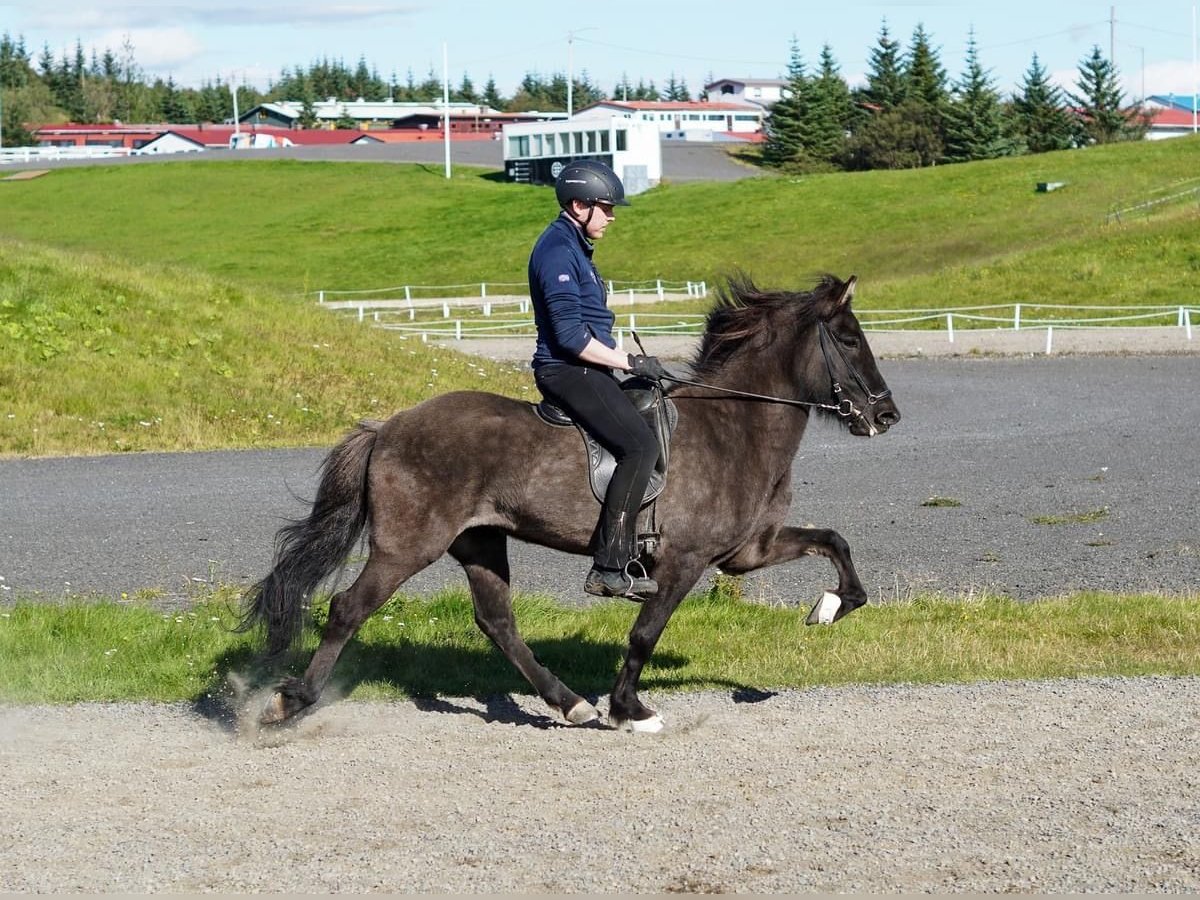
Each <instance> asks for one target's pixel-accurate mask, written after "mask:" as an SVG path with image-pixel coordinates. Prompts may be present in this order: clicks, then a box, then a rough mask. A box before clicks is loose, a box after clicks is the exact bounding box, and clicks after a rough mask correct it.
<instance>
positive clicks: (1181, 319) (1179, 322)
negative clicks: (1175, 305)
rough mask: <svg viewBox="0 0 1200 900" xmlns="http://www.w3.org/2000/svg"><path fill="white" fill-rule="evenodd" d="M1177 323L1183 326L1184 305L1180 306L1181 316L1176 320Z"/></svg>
mask: <svg viewBox="0 0 1200 900" xmlns="http://www.w3.org/2000/svg"><path fill="white" fill-rule="evenodd" d="M1175 324H1176V325H1178V326H1179V327H1180V328H1182V327H1183V307H1182V306H1181V307H1179V318H1178V319H1176V320H1175Z"/></svg>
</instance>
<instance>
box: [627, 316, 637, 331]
mask: <svg viewBox="0 0 1200 900" xmlns="http://www.w3.org/2000/svg"><path fill="white" fill-rule="evenodd" d="M629 330H630V331H637V322H636V321H635V320H634V317H633V313H630V314H629Z"/></svg>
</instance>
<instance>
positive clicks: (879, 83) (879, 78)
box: [856, 19, 906, 110]
mask: <svg viewBox="0 0 1200 900" xmlns="http://www.w3.org/2000/svg"><path fill="white" fill-rule="evenodd" d="M901 62H902V60H901V56H900V44H899V43H898V42H897V41H894V40H892V36H891V34H890V33H889V32H888V27H887V19H884V20H883V24H882V25H881V26H880V28H879V37H878V38H877V39H876V41H875V46H874V47H872V48H871V56H870V59H869V60H868V61H867V85H866V87H865V88H862V89H860V90H859V91H858V96H857V98H856V99H857V100H858V101H859V102H860V103H864V104H866V105H868V106H871V107H874V108H876V109H880V110H884V109H893V108H895V107H897V106H899V105H900V104H901V103H902V102H903V101H904V96H905V93H906V91H905V79H904V74H903V71H902V68H901Z"/></svg>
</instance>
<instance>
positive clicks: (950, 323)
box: [946, 313, 954, 344]
mask: <svg viewBox="0 0 1200 900" xmlns="http://www.w3.org/2000/svg"><path fill="white" fill-rule="evenodd" d="M946 334H947V335H949V337H950V343H952V344H953V343H954V313H946Z"/></svg>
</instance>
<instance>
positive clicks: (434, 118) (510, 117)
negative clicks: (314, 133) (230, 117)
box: [238, 97, 562, 133]
mask: <svg viewBox="0 0 1200 900" xmlns="http://www.w3.org/2000/svg"><path fill="white" fill-rule="evenodd" d="M447 108H448V109H449V111H450V131H451V133H475V132H489V133H491V132H497V133H498V132H499V131H500V129H501V127H502V126H504V125H506V124H509V123H513V122H537V121H543V120H546V119H552V118H562V114H561V113H539V112H525V113H502V112H499V111H497V110H494V109H492V108H491V107H490V106H483V105H480V104H478V103H451V104H450V105H449V107H447ZM312 112H313V116H314V118H315V119H316V121H317V124H316V126H315V127H316V128H324V129H332V128H334V127H335V126H336V123H338V122H346V121H353V122H354V123H355V127H357V128H358V129H359V130H361V131H374V130H387V131H391V130H406V129H411V130H415V131H433V130H441V129H442V127H443V126H442V116H443V107H442V104H441V103H407V102H404V103H398V102H396V101H393V100H383V101H369V100H364V99H362V98H361V97H360V98H358V99H357V100H337V99H335V98H333V97H330V98H329V99H328V100H322V101H320V102H317V103H314V104H313V105H312ZM303 114H304V104H303V103H301V102H300V101H298V100H280V101H276V102H273V103H260V104H259V105H258V106H255V107H253V108H252V109H250V110H248V111H247V112H246V113H245V114H243V115H239V116H238V121H239V122H240V123H242V124H243V125H256V126H260V127H269V128H293V129H298V128H300V120H301V118H302V117H303Z"/></svg>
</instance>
